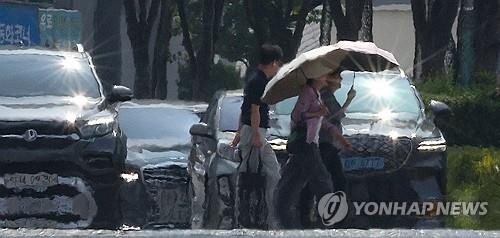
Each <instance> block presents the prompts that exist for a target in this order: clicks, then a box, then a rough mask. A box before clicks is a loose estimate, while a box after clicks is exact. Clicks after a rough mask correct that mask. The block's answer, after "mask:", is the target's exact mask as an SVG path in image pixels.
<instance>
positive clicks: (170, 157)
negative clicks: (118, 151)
mask: <svg viewBox="0 0 500 238" xmlns="http://www.w3.org/2000/svg"><path fill="white" fill-rule="evenodd" d="M188 156H189V146H178V147H173V148H161V147H154V146H144V147H132V148H131V147H129V148H128V150H127V159H126V161H125V164H126V167H128V168H134V169H146V168H155V167H169V166H173V165H176V166H179V167H182V168H187V163H188Z"/></svg>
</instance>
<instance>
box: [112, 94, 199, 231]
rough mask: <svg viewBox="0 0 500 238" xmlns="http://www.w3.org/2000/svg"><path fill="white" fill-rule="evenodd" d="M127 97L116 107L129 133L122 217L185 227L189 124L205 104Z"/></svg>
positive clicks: (188, 207)
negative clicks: (130, 98)
mask: <svg viewBox="0 0 500 238" xmlns="http://www.w3.org/2000/svg"><path fill="white" fill-rule="evenodd" d="M186 104H187V103H184V102H177V103H165V102H164V101H163V102H161V101H137V102H127V103H124V104H122V105H121V107H120V108H119V120H120V124H121V126H122V128H123V130H124V132H125V134H126V135H127V137H128V142H127V150H128V153H127V159H126V161H125V171H124V173H123V174H122V178H123V180H124V182H123V184H122V186H121V189H120V194H121V207H122V209H121V210H122V214H123V221H124V224H125V225H128V226H138V227H142V228H162V227H169V228H190V227H191V198H190V196H189V194H188V193H189V181H190V180H189V176H188V171H187V157H188V156H189V151H190V149H191V138H190V135H189V128H190V127H191V125H193V124H195V123H197V122H199V121H200V117H199V114H201V113H203V112H204V110H206V104H204V105H203V104H200V105H186Z"/></svg>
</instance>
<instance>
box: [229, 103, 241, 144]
mask: <svg viewBox="0 0 500 238" xmlns="http://www.w3.org/2000/svg"><path fill="white" fill-rule="evenodd" d="M242 126H243V122H242V121H241V111H240V116H239V119H238V130H237V131H236V134H235V135H234V138H233V141H231V143H230V144H229V145H230V146H232V147H234V146H236V145H238V143H240V130H241V127H242Z"/></svg>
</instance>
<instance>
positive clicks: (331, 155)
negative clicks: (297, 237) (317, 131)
mask: <svg viewBox="0 0 500 238" xmlns="http://www.w3.org/2000/svg"><path fill="white" fill-rule="evenodd" d="M319 150H320V153H321V159H322V161H323V164H324V165H325V167H326V169H327V170H328V172H329V174H330V176H331V178H332V183H333V190H334V191H335V192H337V191H344V192H346V193H347V191H346V178H345V175H344V170H343V168H342V163H341V161H340V157H339V150H338V149H337V148H336V147H335V146H333V145H332V144H331V143H321V144H319ZM309 186H310V184H308V185H307V186H306V187H305V189H304V190H303V191H302V193H301V195H300V202H299V203H300V206H299V207H300V220H301V222H302V226H303V227H304V228H317V227H321V221H320V220H319V217H318V215H317V211H316V210H317V209H316V204H317V202H318V201H319V199H321V197H317V196H316V202H315V200H314V194H313V193H312V191H311V189H310V188H309Z"/></svg>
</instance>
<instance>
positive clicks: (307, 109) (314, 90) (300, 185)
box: [275, 71, 349, 229]
mask: <svg viewBox="0 0 500 238" xmlns="http://www.w3.org/2000/svg"><path fill="white" fill-rule="evenodd" d="M323 72H324V71H323ZM328 77H330V76H329V74H328V73H324V74H322V75H320V76H318V77H316V78H314V79H308V80H307V84H306V85H305V86H304V88H303V89H302V92H301V94H300V95H299V98H298V100H297V103H296V104H295V107H294V109H293V111H292V114H291V117H292V125H291V127H292V130H295V129H297V127H299V126H306V129H307V133H306V138H305V141H304V142H303V143H300V146H299V147H300V148H295V150H296V151H297V153H295V154H290V157H289V159H288V161H287V163H286V165H285V166H284V168H283V170H282V175H281V180H280V182H279V183H278V187H277V190H276V194H277V196H276V200H275V206H276V209H277V211H276V212H277V214H278V218H279V222H280V224H281V226H282V228H285V229H301V228H303V227H302V225H301V224H300V219H299V218H298V217H296V216H294V215H293V214H292V213H290V211H293V210H294V209H292V207H293V206H296V204H297V203H298V200H299V197H300V193H301V191H302V189H304V187H305V186H306V185H307V184H309V188H310V189H311V191H312V192H313V193H314V195H316V197H317V198H318V199H320V198H321V197H323V195H325V194H327V193H331V192H333V185H332V180H331V177H330V173H329V172H328V170H327V169H326V167H325V165H324V164H323V161H322V159H321V155H320V152H319V148H318V139H319V130H320V129H321V128H322V127H323V128H324V129H327V130H328V131H329V132H330V133H331V134H332V135H334V136H335V137H336V138H338V139H339V141H341V142H342V143H343V144H344V145H345V146H347V147H349V143H348V142H347V141H346V140H345V138H344V137H343V136H342V134H340V131H339V129H338V128H337V127H336V126H335V125H333V124H331V123H329V122H328V121H326V120H323V117H324V116H325V115H328V113H329V112H328V109H327V108H326V106H324V105H323V103H322V102H321V98H320V93H319V90H320V89H321V88H323V87H325V86H326V80H327V79H328Z"/></svg>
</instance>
